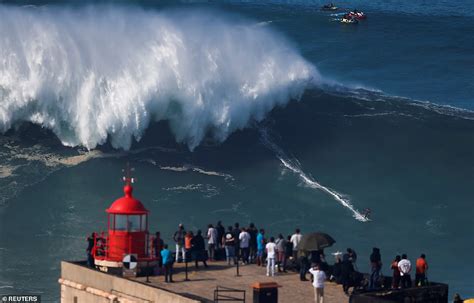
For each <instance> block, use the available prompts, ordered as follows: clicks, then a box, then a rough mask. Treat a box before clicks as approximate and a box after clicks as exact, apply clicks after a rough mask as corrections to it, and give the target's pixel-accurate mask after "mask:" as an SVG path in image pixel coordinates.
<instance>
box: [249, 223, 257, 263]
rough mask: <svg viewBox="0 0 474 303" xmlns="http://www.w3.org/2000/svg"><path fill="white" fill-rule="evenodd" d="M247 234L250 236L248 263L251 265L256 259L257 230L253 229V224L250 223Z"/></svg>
mask: <svg viewBox="0 0 474 303" xmlns="http://www.w3.org/2000/svg"><path fill="white" fill-rule="evenodd" d="M247 232H248V233H249V235H250V243H249V248H250V263H253V262H255V260H256V259H257V234H258V229H257V228H256V227H255V224H253V223H250V225H249V228H248V229H247Z"/></svg>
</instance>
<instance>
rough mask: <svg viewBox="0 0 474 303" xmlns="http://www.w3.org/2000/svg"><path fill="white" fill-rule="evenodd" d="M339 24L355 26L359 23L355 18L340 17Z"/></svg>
mask: <svg viewBox="0 0 474 303" xmlns="http://www.w3.org/2000/svg"><path fill="white" fill-rule="evenodd" d="M341 23H344V24H357V23H359V21H358V20H357V19H356V18H352V17H349V16H347V15H345V16H344V17H342V19H341Z"/></svg>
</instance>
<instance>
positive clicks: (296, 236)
mask: <svg viewBox="0 0 474 303" xmlns="http://www.w3.org/2000/svg"><path fill="white" fill-rule="evenodd" d="M302 237H303V236H302V235H301V233H300V229H299V228H297V229H296V231H295V233H294V234H293V235H292V236H291V238H290V242H291V243H293V259H295V260H296V258H297V257H298V249H299V247H298V245H299V244H300V242H301V238H302Z"/></svg>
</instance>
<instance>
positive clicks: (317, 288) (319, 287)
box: [309, 265, 326, 303]
mask: <svg viewBox="0 0 474 303" xmlns="http://www.w3.org/2000/svg"><path fill="white" fill-rule="evenodd" d="M309 272H310V273H311V274H312V275H313V287H314V300H315V302H316V303H324V281H326V274H325V273H324V271H322V270H320V269H319V265H316V266H314V267H313V268H311V269H310V270H309Z"/></svg>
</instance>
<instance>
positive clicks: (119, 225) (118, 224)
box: [115, 215, 127, 230]
mask: <svg viewBox="0 0 474 303" xmlns="http://www.w3.org/2000/svg"><path fill="white" fill-rule="evenodd" d="M115 230H127V215H115Z"/></svg>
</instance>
